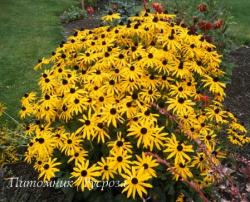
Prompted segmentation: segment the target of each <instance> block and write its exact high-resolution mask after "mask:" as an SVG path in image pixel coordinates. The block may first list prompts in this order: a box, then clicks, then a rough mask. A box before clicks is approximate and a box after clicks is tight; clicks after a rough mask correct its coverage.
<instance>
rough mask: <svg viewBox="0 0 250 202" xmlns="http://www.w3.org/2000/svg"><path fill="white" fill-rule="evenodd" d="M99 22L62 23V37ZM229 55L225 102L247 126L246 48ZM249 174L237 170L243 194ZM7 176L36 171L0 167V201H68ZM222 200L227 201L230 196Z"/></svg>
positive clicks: (249, 57)
mask: <svg viewBox="0 0 250 202" xmlns="http://www.w3.org/2000/svg"><path fill="white" fill-rule="evenodd" d="M100 23H101V22H100V20H99V18H98V17H97V16H94V17H92V18H89V19H84V20H80V21H76V22H73V23H70V24H67V25H64V28H65V37H66V36H69V35H71V34H72V33H73V32H74V31H75V30H76V29H81V28H95V27H98V26H99V25H100ZM230 58H231V60H232V62H234V63H235V67H234V69H233V75H232V83H231V85H229V86H228V87H227V98H226V101H225V104H226V106H227V107H228V108H229V109H230V110H231V111H232V112H234V113H235V114H236V115H237V116H238V118H239V120H240V121H242V122H244V123H245V125H246V126H247V128H250V48H249V47H247V46H245V47H241V48H239V49H237V50H235V51H232V52H231V54H230ZM245 152H246V153H245V154H244V156H247V153H249V147H247V148H246V149H245ZM248 160H249V158H248ZM247 172H249V171H247ZM249 174H250V173H245V174H244V172H243V173H241V174H239V176H240V177H242V178H243V179H242V180H241V181H242V183H241V184H242V185H240V186H242V187H241V190H242V191H243V192H244V193H246V194H247V192H249V191H250V190H249V191H248V189H250V184H247V182H249V176H250V175H249ZM247 175H248V176H247ZM11 176H16V177H21V178H22V179H26V180H35V179H37V173H35V172H34V170H33V169H32V167H31V166H28V165H26V164H24V163H19V164H12V165H11V164H10V165H7V166H6V167H5V169H0V202H9V201H10V202H12V201H13V202H16V201H18V202H35V201H38V202H43V201H44V202H50V201H51V202H52V201H53V202H57V201H58V202H59V201H60V202H62V201H69V200H68V199H67V198H66V196H65V194H64V193H63V192H61V191H60V190H56V189H53V188H29V189H27V188H15V187H12V188H10V187H8V183H9V181H8V180H6V178H8V177H11ZM237 179H238V178H237ZM225 193H226V192H225ZM225 193H224V194H225ZM224 194H223V195H224ZM248 194H249V193H248ZM71 201H72V200H71ZM224 201H230V199H228V200H224Z"/></svg>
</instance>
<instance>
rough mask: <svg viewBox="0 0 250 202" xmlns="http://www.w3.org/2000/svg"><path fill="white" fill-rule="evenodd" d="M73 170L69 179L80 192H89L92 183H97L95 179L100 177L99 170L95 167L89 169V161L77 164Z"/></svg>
mask: <svg viewBox="0 0 250 202" xmlns="http://www.w3.org/2000/svg"><path fill="white" fill-rule="evenodd" d="M73 170H74V171H73V172H72V173H71V178H74V179H75V181H74V185H76V186H77V187H78V188H80V190H82V191H84V190H85V188H87V189H89V190H91V189H93V188H94V187H93V185H94V183H96V182H98V180H97V179H96V177H98V176H100V172H99V171H98V170H99V168H98V166H97V165H92V166H91V167H89V160H86V161H80V162H78V163H77V164H76V166H75V167H74V168H73Z"/></svg>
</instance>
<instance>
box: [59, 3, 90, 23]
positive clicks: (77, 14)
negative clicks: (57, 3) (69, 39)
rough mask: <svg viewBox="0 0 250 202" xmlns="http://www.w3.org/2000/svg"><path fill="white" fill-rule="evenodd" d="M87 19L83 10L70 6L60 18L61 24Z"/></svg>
mask: <svg viewBox="0 0 250 202" xmlns="http://www.w3.org/2000/svg"><path fill="white" fill-rule="evenodd" d="M85 17H87V13H86V10H85V9H81V8H79V7H77V6H71V7H70V8H69V9H68V10H66V11H64V12H63V14H62V15H61V16H60V18H61V21H62V22H63V23H69V22H71V21H75V20H80V19H82V18H85Z"/></svg>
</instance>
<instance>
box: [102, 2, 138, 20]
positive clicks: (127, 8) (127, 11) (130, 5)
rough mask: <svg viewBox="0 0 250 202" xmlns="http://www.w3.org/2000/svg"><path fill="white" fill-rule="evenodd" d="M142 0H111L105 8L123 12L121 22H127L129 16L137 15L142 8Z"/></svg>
mask: <svg viewBox="0 0 250 202" xmlns="http://www.w3.org/2000/svg"><path fill="white" fill-rule="evenodd" d="M142 5H143V4H142V2H138V1H134V0H111V1H109V3H108V4H107V5H106V6H105V10H106V12H107V11H112V12H117V13H120V14H121V19H120V21H121V22H126V21H127V20H128V18H129V16H133V15H135V14H136V13H137V12H139V11H141V10H142Z"/></svg>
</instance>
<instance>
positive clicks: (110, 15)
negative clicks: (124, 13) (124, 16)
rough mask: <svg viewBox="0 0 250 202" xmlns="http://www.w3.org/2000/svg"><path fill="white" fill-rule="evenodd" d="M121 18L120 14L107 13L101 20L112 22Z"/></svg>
mask: <svg viewBox="0 0 250 202" xmlns="http://www.w3.org/2000/svg"><path fill="white" fill-rule="evenodd" d="M120 18H121V16H120V13H112V12H109V13H108V15H106V16H103V17H102V18H101V19H102V20H103V21H107V22H111V21H113V20H119V19H120Z"/></svg>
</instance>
